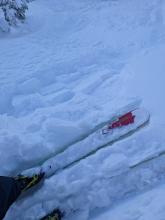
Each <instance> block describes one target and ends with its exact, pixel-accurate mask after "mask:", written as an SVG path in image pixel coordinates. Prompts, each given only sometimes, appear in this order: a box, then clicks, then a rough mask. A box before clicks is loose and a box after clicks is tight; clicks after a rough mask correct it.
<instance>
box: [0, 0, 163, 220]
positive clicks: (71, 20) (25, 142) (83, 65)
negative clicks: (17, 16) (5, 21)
mask: <svg viewBox="0 0 165 220" xmlns="http://www.w3.org/2000/svg"><path fill="white" fill-rule="evenodd" d="M164 57H165V2H164V1H163V0H134V1H130V0H124V1H117V0H116V1H115V0H113V1H112V0H111V1H110V0H109V1H105V0H99V1H98V0H97V1H96V0H85V1H84V0H78V1H77V0H70V1H67V0H61V1H57V0H47V1H44V0H37V1H35V2H33V3H31V4H30V8H29V12H28V15H27V20H26V23H25V24H23V25H20V26H19V27H17V28H16V29H13V30H12V31H11V33H10V34H8V35H2V34H1V35H0V91H1V97H0V175H16V174H17V173H19V172H22V171H24V170H25V169H29V168H32V167H36V166H38V165H41V164H42V163H43V162H44V161H45V160H47V159H49V158H52V157H55V155H56V154H57V153H58V152H60V151H62V150H63V149H64V148H67V147H68V146H70V145H71V144H72V143H73V142H75V141H77V140H80V139H82V137H84V136H86V135H87V134H88V133H89V132H90V131H92V130H93V129H95V127H96V126H97V125H98V124H100V123H101V122H104V121H106V120H108V119H109V118H110V117H111V116H112V115H113V114H114V113H115V112H118V110H119V109H120V110H121V109H123V107H124V106H126V105H129V104H130V103H139V100H140V101H142V104H141V105H142V106H143V107H145V108H146V109H148V111H149V112H150V114H151V121H150V124H149V125H148V126H147V127H145V128H144V129H141V130H140V131H139V132H137V133H135V134H134V135H132V136H131V137H128V138H127V139H125V140H122V141H120V142H117V143H116V144H114V145H113V146H108V147H107V148H105V149H102V150H99V151H98V152H97V153H96V154H94V155H93V156H91V157H89V158H86V159H85V160H82V161H81V162H80V163H77V164H76V165H74V166H72V167H70V168H68V169H65V170H63V171H61V172H58V173H57V174H56V175H53V176H52V177H50V178H47V179H46V180H45V181H44V183H43V184H42V185H41V186H40V187H39V188H37V190H36V191H35V192H34V191H32V192H30V193H28V194H27V195H26V196H23V197H22V198H21V199H20V200H18V202H16V203H15V204H14V205H13V207H12V208H11V209H10V211H9V212H8V215H7V216H6V220H13V219H20V220H34V219H36V220H37V219H39V218H40V217H42V216H43V215H45V214H46V213H48V212H49V211H51V210H52V209H53V208H55V207H61V208H62V209H64V210H65V211H66V212H67V213H68V215H67V216H66V218H65V220H105V219H113V220H115V219H116V220H148V219H151V220H152V219H153V220H155V219H156V220H164V219H165V217H164V211H163V209H164V206H165V200H164V198H163V197H164V187H165V186H164V185H163V180H165V175H164V173H163V171H164V170H165V162H164V161H165V160H164V159H165V158H164V157H165V156H164V152H165V146H164V143H165V136H164V126H165V119H164V112H165V105H164V103H163V94H164V83H165V75H164V70H165V62H164ZM88 144H89V145H90V142H89V143H88ZM80 151H81V150H80V149H77V150H76V151H75V154H76V153H77V152H80ZM154 157H156V158H155V159H152V158H154ZM146 159H148V161H147V162H146V163H141V161H146ZM150 159H152V160H150ZM121 179H122V181H121ZM70 210H76V212H72V213H71V212H70ZM150 210H152V212H150Z"/></svg>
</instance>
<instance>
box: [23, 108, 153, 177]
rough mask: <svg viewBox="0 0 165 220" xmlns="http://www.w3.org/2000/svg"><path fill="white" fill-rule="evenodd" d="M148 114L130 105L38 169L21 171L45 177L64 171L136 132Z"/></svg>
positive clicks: (143, 124)
mask: <svg viewBox="0 0 165 220" xmlns="http://www.w3.org/2000/svg"><path fill="white" fill-rule="evenodd" d="M149 118H150V115H149V113H148V112H147V111H146V110H144V109H142V108H140V107H138V106H137V105H135V104H130V105H128V106H126V107H125V108H123V109H120V110H119V111H118V113H116V115H115V114H114V115H113V117H112V118H111V119H110V120H108V121H107V122H104V123H101V124H99V126H97V129H96V127H95V131H94V132H92V133H90V134H88V135H86V137H85V138H84V139H80V140H79V141H77V142H75V143H74V144H72V145H70V146H68V147H67V148H65V149H63V150H61V152H59V153H58V154H56V155H52V157H51V158H48V159H47V160H46V161H45V162H43V163H42V164H39V165H38V167H34V168H31V169H28V170H25V171H23V173H25V174H27V175H33V173H36V172H40V170H42V171H43V172H45V174H46V176H51V175H53V174H54V173H56V172H57V171H58V170H60V169H65V168H67V167H69V166H71V165H73V164H75V163H77V162H79V161H80V160H82V159H85V158H86V157H88V156H91V155H93V154H95V153H96V152H97V151H98V150H99V149H101V148H104V147H107V146H109V145H112V144H114V143H115V142H116V141H119V140H122V139H123V138H125V137H127V136H129V135H131V134H133V133H134V132H135V131H138V130H139V129H140V128H141V127H143V126H145V125H146V124H147V123H148V122H149Z"/></svg>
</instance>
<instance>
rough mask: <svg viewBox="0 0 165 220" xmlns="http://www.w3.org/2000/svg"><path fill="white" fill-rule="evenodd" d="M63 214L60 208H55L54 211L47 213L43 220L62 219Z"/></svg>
mask: <svg viewBox="0 0 165 220" xmlns="http://www.w3.org/2000/svg"><path fill="white" fill-rule="evenodd" d="M63 216H64V214H63V213H62V212H61V211H60V210H59V209H55V210H54V211H53V212H51V213H50V214H48V215H46V216H45V217H43V218H42V219H41V220H61V219H62V217H63Z"/></svg>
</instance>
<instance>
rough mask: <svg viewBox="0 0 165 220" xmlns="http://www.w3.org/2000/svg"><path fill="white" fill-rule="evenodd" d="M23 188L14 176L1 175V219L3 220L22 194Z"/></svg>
mask: <svg viewBox="0 0 165 220" xmlns="http://www.w3.org/2000/svg"><path fill="white" fill-rule="evenodd" d="M20 193H21V190H20V188H19V185H18V183H17V182H16V181H15V179H14V178H11V177H3V176H0V220H2V219H3V218H4V216H5V214H6V212H7V210H8V209H9V207H10V206H11V205H12V203H13V202H15V200H16V199H17V198H18V196H19V195H20Z"/></svg>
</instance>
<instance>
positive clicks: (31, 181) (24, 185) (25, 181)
mask: <svg viewBox="0 0 165 220" xmlns="http://www.w3.org/2000/svg"><path fill="white" fill-rule="evenodd" d="M44 175H45V173H43V172H41V173H39V174H35V175H33V176H31V177H29V176H24V175H18V176H17V177H15V180H16V182H17V183H18V184H19V186H20V189H21V193H22V192H25V191H26V190H28V189H30V188H31V187H33V186H35V185H36V184H37V183H39V182H40V181H41V180H42V179H43V177H44Z"/></svg>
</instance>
